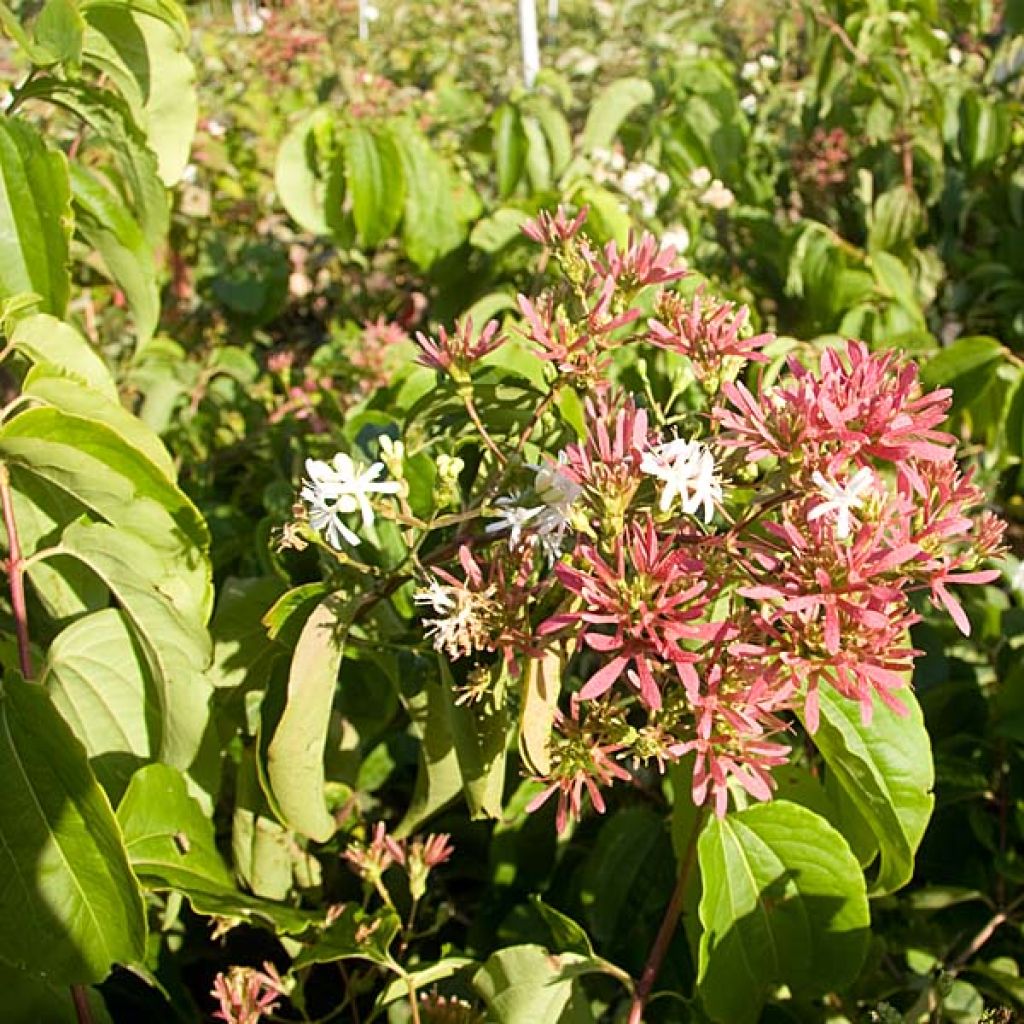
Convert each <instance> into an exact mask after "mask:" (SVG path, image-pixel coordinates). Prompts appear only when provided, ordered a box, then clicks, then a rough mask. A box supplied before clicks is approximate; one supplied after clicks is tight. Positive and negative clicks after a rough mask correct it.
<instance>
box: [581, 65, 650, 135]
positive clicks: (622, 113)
mask: <svg viewBox="0 0 1024 1024" xmlns="http://www.w3.org/2000/svg"><path fill="white" fill-rule="evenodd" d="M653 100H654V88H653V86H652V85H651V83H650V82H648V81H646V80H645V79H642V78H620V79H618V80H617V81H615V82H612V83H611V84H610V85H607V86H605V88H604V89H602V90H601V92H599V93H598V94H597V96H596V97H595V98H594V100H593V102H592V103H591V105H590V113H589V114H588V115H587V123H586V124H585V125H584V127H583V150H584V152H585V153H588V154H590V153H593V151H594V150H595V149H610V148H611V145H612V143H613V142H614V141H615V137H616V136H617V135H618V133H619V128H621V127H622V123H623V121H625V120H626V118H627V117H629V115H630V114H632V113H633V111H634V110H636V109H637V107H642V106H644V105H645V104H647V103H651V102H652V101H653Z"/></svg>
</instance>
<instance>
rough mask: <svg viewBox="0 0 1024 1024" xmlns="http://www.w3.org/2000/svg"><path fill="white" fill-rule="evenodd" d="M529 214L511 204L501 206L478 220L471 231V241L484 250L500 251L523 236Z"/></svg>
mask: <svg viewBox="0 0 1024 1024" xmlns="http://www.w3.org/2000/svg"><path fill="white" fill-rule="evenodd" d="M529 219H530V218H529V216H528V215H527V214H525V213H524V212H523V211H522V210H516V209H514V208H513V207H511V206H499V207H498V209H497V210H495V211H494V213H492V214H490V216H488V217H484V218H483V219H481V220H478V221H477V222H476V224H474V225H473V230H472V231H471V232H470V235H469V241H470V243H471V244H472V245H473V246H475V247H476V248H477V249H481V250H483V251H484V252H498V251H499V250H501V249H504V248H505V246H506V245H509V244H511V243H512V242H516V241H519V240H520V239H522V238H523V225H524V224H525V223H526V222H527V221H528V220H529Z"/></svg>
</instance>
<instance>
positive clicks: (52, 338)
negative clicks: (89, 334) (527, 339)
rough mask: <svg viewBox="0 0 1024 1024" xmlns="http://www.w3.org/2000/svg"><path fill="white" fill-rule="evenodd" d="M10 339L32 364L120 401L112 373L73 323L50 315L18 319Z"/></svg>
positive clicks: (42, 314) (113, 400)
mask: <svg viewBox="0 0 1024 1024" xmlns="http://www.w3.org/2000/svg"><path fill="white" fill-rule="evenodd" d="M10 340H11V344H12V345H13V346H14V347H15V348H16V349H17V350H18V351H19V352H21V353H22V354H23V355H24V356H26V358H28V359H30V360H31V361H32V362H33V363H36V364H39V363H43V364H46V365H48V366H53V367H55V368H56V369H58V370H61V371H62V372H63V373H66V374H68V375H69V376H72V377H76V378H78V379H79V380H81V381H83V382H84V383H86V384H88V385H89V387H91V388H93V389H94V390H96V391H98V392H99V393H100V394H102V395H104V396H105V397H106V398H109V399H110V400H111V401H112V402H116V401H118V397H117V387H116V386H115V385H114V379H113V377H111V375H110V371H109V370H108V369H107V367H106V365H105V364H104V362H103V360H102V359H100V357H99V356H98V355H97V354H96V353H95V352H94V351H93V350H92V348H91V347H90V345H89V343H88V342H87V341H86V340H85V338H83V337H82V335H81V334H79V333H78V331H76V330H75V328H74V327H72V326H71V324H67V323H64V322H63V321H61V320H58V319H57V318H56V317H54V316H50V315H49V314H48V313H39V314H37V315H36V316H28V317H25V318H24V319H23V320H19V321H18V323H17V324H16V325H15V328H14V330H13V331H12V332H11V339H10Z"/></svg>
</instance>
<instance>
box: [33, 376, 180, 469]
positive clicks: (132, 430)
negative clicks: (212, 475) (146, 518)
mask: <svg viewBox="0 0 1024 1024" xmlns="http://www.w3.org/2000/svg"><path fill="white" fill-rule="evenodd" d="M21 391H22V394H24V395H27V396H29V397H31V398H35V399H37V400H38V401H39V402H40V403H41V404H45V405H51V406H53V407H54V408H55V409H60V410H61V411H62V412H65V413H70V414H72V415H74V416H80V417H82V418H83V419H87V420H92V421H93V422H96V423H104V424H106V426H108V427H110V429H111V430H113V431H114V432H115V433H116V434H117V435H118V436H119V437H120V438H121V439H122V440H123V441H124V442H125V443H126V444H128V445H130V446H131V447H132V448H134V449H135V450H136V451H139V452H141V453H142V454H143V455H144V456H145V457H146V458H147V459H149V461H150V462H152V463H153V465H154V466H156V467H157V468H158V469H159V470H161V472H162V473H163V475H164V476H165V478H166V479H167V481H168V483H170V484H172V485H173V484H174V483H175V476H176V475H177V474H176V470H175V468H174V462H173V460H172V459H171V456H170V453H169V452H168V451H167V449H166V448H165V447H164V444H163V441H161V440H160V438H159V437H158V436H157V434H156V433H155V432H154V431H152V430H150V429H149V427H147V426H146V424H145V423H143V422H142V421H141V420H140V419H139V418H138V417H137V416H133V415H132V414H131V413H130V412H128V410H127V409H125V407H124V406H123V405H121V403H120V402H119V401H118V400H117V399H116V398H114V399H111V398H110V397H109V396H108V395H106V394H105V393H104V392H102V391H96V390H95V389H94V388H92V387H90V386H89V385H88V384H86V383H84V382H82V381H79V380H76V379H74V378H73V377H68V376H67V375H66V374H65V373H64V372H63V371H62V370H59V369H57V368H56V367H53V366H48V365H45V364H43V365H41V366H35V367H33V368H32V369H31V370H30V371H29V372H28V374H27V375H26V376H25V379H24V381H23V382H22V386H21Z"/></svg>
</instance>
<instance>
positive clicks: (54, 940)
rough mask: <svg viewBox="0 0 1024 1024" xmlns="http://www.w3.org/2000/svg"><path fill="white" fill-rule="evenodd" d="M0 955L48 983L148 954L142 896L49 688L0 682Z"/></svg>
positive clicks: (89, 977)
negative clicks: (46, 689)
mask: <svg viewBox="0 0 1024 1024" xmlns="http://www.w3.org/2000/svg"><path fill="white" fill-rule="evenodd" d="M0 778H2V779H3V787H2V794H3V795H2V796H0V958H3V959H4V960H6V961H7V962H8V963H10V964H11V965H13V966H15V967H18V968H20V969H22V970H26V971H29V972H31V973H33V974H38V975H40V976H41V977H43V978H45V979H46V980H47V981H49V982H51V983H53V984H65V985H66V984H87V983H89V982H94V981H100V980H102V979H103V978H105V977H106V976H107V974H108V973H109V972H110V969H111V967H113V965H114V964H117V963H132V962H135V961H137V960H140V959H141V958H142V957H143V955H144V954H145V942H146V919H145V915H144V913H143V906H142V894H141V893H140V891H139V887H138V885H137V884H136V881H135V878H134V877H133V876H132V873H131V869H130V868H129V866H128V859H127V857H126V855H125V850H124V845H123V844H122V841H121V835H120V832H119V831H118V827H117V822H116V821H115V819H114V815H113V813H112V812H111V809H110V804H109V803H108V802H107V799H106V797H105V796H104V795H103V791H102V790H101V789H100V787H99V786H98V785H97V783H96V780H95V778H94V777H93V774H92V772H91V771H90V769H89V764H88V762H87V761H86V757H85V751H84V750H83V749H82V747H81V744H79V742H78V741H77V740H76V739H75V737H74V735H73V734H72V732H71V730H70V729H69V728H68V726H67V725H66V724H65V722H64V720H63V719H62V718H61V717H60V715H59V714H58V713H57V711H56V709H55V708H54V707H53V705H52V703H51V702H50V698H49V697H48V696H47V695H46V691H45V690H44V689H43V688H42V687H41V686H38V685H36V684H34V683H27V682H25V681H24V680H23V679H21V678H19V677H18V676H17V675H15V674H13V673H8V674H7V675H6V676H5V678H4V680H3V682H2V684H0Z"/></svg>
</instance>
